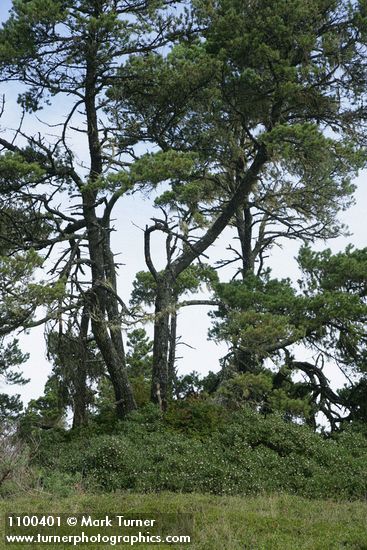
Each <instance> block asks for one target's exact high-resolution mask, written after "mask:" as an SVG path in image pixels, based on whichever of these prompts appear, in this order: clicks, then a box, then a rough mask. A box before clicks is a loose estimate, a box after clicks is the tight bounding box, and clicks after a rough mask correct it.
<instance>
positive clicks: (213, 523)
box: [0, 493, 367, 550]
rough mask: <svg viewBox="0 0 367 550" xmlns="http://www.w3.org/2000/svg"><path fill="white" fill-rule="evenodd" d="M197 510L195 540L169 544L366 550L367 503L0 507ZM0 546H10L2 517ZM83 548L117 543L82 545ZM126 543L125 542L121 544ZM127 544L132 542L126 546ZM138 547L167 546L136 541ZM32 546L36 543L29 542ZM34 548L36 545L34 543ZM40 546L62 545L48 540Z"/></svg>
mask: <svg viewBox="0 0 367 550" xmlns="http://www.w3.org/2000/svg"><path fill="white" fill-rule="evenodd" d="M131 511H135V512H141V513H157V512H163V513H167V512H171V513H179V514H180V513H192V514H193V515H194V518H195V519H194V521H195V525H194V531H193V544H192V545H190V546H187V545H186V546H183V545H181V546H173V545H171V546H165V547H164V548H169V547H170V548H177V549H178V548H184V547H186V548H193V549H207V550H216V549H218V550H242V549H254V550H261V549H264V550H277V549H279V550H302V549H306V548H307V549H310V550H318V549H319V550H329V549H334V548H335V549H341V548H350V549H352V548H353V549H359V550H362V549H367V503H366V502H360V501H354V502H333V501H327V500H307V499H304V498H300V497H295V496H289V495H275V496H259V497H249V498H246V497H218V496H204V495H200V494H172V493H161V494H159V495H157V494H145V495H137V494H125V493H114V494H109V495H96V496H92V495H78V496H73V497H70V498H65V499H60V498H56V497H51V496H49V497H48V496H45V495H34V496H27V497H23V498H17V499H10V500H6V501H5V500H4V501H0V512H1V514H2V515H3V514H4V513H5V512H16V513H21V512H23V513H30V512H32V513H47V514H48V513H51V512H54V513H68V514H75V513H91V514H95V515H103V514H106V513H112V514H114V513H117V514H123V513H125V514H127V513H129V512H131ZM1 526H2V527H1V529H2V533H1V542H0V548H8V550H10V549H11V548H13V549H15V548H22V550H25V548H27V547H26V546H24V545H23V546H16V545H5V543H4V537H3V535H4V533H3V529H4V522H3V521H2V522H1ZM79 547H80V548H113V546H104V545H100V546H95V545H94V546H93V545H86V544H84V545H80V546H79ZM121 547H124V546H121ZM125 547H129V546H127V545H125ZM135 547H136V548H156V549H158V548H162V546H158V545H136V546H135ZM30 548H31V547H30ZM32 548H36V547H35V546H33V547H32ZM39 548H59V549H60V548H63V546H62V545H58V546H54V545H43V546H40V547H39Z"/></svg>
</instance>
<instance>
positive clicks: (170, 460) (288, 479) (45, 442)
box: [37, 401, 367, 499]
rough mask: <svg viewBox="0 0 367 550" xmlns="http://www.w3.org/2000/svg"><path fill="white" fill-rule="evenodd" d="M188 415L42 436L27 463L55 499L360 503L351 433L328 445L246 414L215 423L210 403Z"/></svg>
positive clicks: (301, 429) (365, 475)
mask: <svg viewBox="0 0 367 550" xmlns="http://www.w3.org/2000/svg"><path fill="white" fill-rule="evenodd" d="M195 407H196V409H197V410H196V411H195V410H194V409H195ZM204 409H205V415H204V414H203V411H204ZM190 411H191V412H190V414H187V409H186V408H185V406H184V405H182V406H177V407H176V416H175V413H174V412H173V410H172V411H171V413H170V415H169V416H167V419H162V418H161V417H160V414H159V412H158V411H157V410H156V409H155V408H154V407H153V406H152V405H149V406H148V407H146V408H145V410H143V411H140V412H137V413H134V414H133V415H132V416H131V417H130V418H129V420H127V421H125V422H120V423H117V424H116V425H115V428H114V431H113V433H111V434H107V435H106V434H101V433H100V430H99V428H98V426H97V427H96V428H95V427H93V426H90V427H89V429H88V430H87V431H83V432H81V433H75V434H74V435H72V434H71V435H70V433H69V434H68V435H67V436H65V434H62V432H58V433H57V434H56V433H52V432H51V431H50V432H46V433H44V434H43V436H42V440H41V444H40V446H39V449H38V455H37V464H38V466H40V467H41V468H42V471H43V475H42V484H43V486H44V487H45V488H46V489H47V490H48V491H51V492H60V491H61V492H62V494H67V491H68V487H69V489H70V491H72V490H73V488H75V487H78V488H82V489H83V490H90V491H117V490H130V491H137V492H150V491H166V490H168V491H179V492H202V493H213V494H255V493H261V492H262V493H273V492H287V493H295V494H299V495H303V496H307V497H312V498H317V497H320V498H323V497H328V498H330V497H333V498H346V499H349V498H365V497H366V495H367V439H366V437H365V436H364V435H363V434H361V433H359V432H353V431H346V432H343V433H341V434H340V435H338V436H335V437H333V438H330V437H326V436H324V435H322V434H317V433H314V432H312V431H311V430H310V429H309V428H308V427H306V426H301V425H297V424H294V423H291V422H287V421H284V420H283V419H282V418H281V417H280V416H277V415H269V416H267V417H264V416H262V415H260V414H258V413H256V412H255V411H253V410H250V409H246V408H244V409H242V410H241V411H236V412H233V413H231V414H229V413H226V416H225V422H223V417H220V415H219V414H218V405H215V404H210V402H207V403H206V404H205V405H203V403H201V402H199V401H198V402H197V403H196V404H195V402H191V404H190ZM209 428H210V429H209ZM56 448H57V450H58V452H56ZM61 487H62V489H61Z"/></svg>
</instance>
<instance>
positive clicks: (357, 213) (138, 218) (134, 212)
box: [0, 0, 367, 402]
mask: <svg viewBox="0 0 367 550" xmlns="http://www.w3.org/2000/svg"><path fill="white" fill-rule="evenodd" d="M0 2H1V5H0V21H1V20H4V19H6V15H7V12H8V9H9V7H10V5H11V1H10V0H0ZM0 94H1V95H2V94H5V95H6V112H5V115H4V117H3V120H0V128H1V130H2V129H3V128H4V127H5V126H8V127H16V125H17V112H18V109H17V104H16V95H17V87H16V86H15V85H14V84H12V85H11V86H9V85H7V86H5V85H3V86H2V89H0ZM58 111H59V105H57V104H56V105H55V106H53V107H52V108H51V109H49V110H45V112H43V113H42V117H43V118H45V117H46V118H47V120H48V121H49V122H52V121H53V120H55V121H59V119H58V118H57V117H60V113H59V112H58ZM53 117H55V119H53ZM27 125H29V127H33V125H34V119H29V121H28V123H27ZM77 147H78V153H79V156H80V157H82V156H83V152H84V150H85V149H84V145H83V144H82V142H79V143H78V146H77ZM366 178H367V172H363V173H362V174H361V175H360V177H359V178H358V180H357V181H356V182H355V183H356V184H357V192H356V194H355V198H356V205H355V206H353V207H352V208H351V209H350V210H349V211H347V212H344V213H343V214H342V215H341V216H340V220H341V222H343V223H345V224H347V225H348V226H349V228H350V231H351V233H352V235H351V237H349V238H338V239H334V240H333V241H330V242H328V243H327V246H328V247H330V248H331V249H332V250H333V251H338V250H342V249H344V248H345V246H346V245H347V244H348V243H349V242H351V243H352V244H353V245H354V246H355V247H365V246H366V245H367V243H366V230H367V223H366V219H367V208H366V204H367V186H366V183H365V182H366ZM154 214H156V211H154V210H153V209H152V207H151V201H148V200H144V199H142V198H141V196H134V197H126V198H123V199H121V200H120V202H119V204H118V205H117V207H116V209H115V214H114V218H115V219H116V222H115V226H116V232H115V233H114V234H113V237H112V245H113V250H114V252H115V253H118V254H120V256H118V261H119V262H121V263H122V264H125V265H122V266H121V268H120V277H119V291H120V293H121V296H122V298H123V299H124V300H126V301H128V300H129V295H130V292H131V284H132V281H133V279H134V276H135V273H136V272H137V271H139V270H146V266H145V262H144V257H143V233H142V231H141V230H139V228H138V227H145V225H146V224H147V223H149V218H150V217H151V216H152V215H154ZM137 226H138V227H137ZM229 238H230V233H229V231H228V230H227V231H226V232H225V233H224V234H223V236H222V237H221V238H220V239H219V240H218V241H217V242H216V243H215V245H214V246H213V247H212V248H211V250H210V256H211V258H213V259H219V258H220V257H221V256H222V254H223V251H224V249H225V247H226V246H227V244H228V242H229ZM325 247H326V245H325V244H324V243H318V244H317V248H320V249H322V248H325ZM298 248H299V243H295V242H289V241H288V242H287V243H286V244H285V246H284V248H283V250H280V249H275V250H274V252H273V255H272V258H271V260H270V263H269V265H271V267H272V269H273V275H274V276H276V277H291V278H296V277H297V267H296V263H295V260H294V257H295V256H296V255H297V252H298ZM159 250H160V247H159V245H157V246H156V247H155V254H157V255H159ZM232 269H234V268H228V269H227V273H226V276H227V277H228V278H229V277H230V276H231V273H232V271H231V270H232ZM223 274H224V272H223V271H221V276H222V275H223ZM208 309H209V308H204V307H195V308H184V309H183V310H181V312H180V314H179V332H180V334H181V335H182V340H183V341H184V342H186V343H187V344H188V345H189V346H190V347H187V346H180V347H179V349H178V356H181V355H182V356H183V358H182V359H181V360H180V361H179V363H178V366H179V371H180V373H186V372H190V371H192V370H197V371H199V372H202V373H207V372H208V371H209V370H214V371H215V370H218V368H219V364H218V359H219V358H220V357H221V356H223V355H224V354H225V350H226V348H225V346H217V345H216V344H214V343H213V342H208V341H207V331H208V327H209V326H210V320H209V318H208V316H207V312H208ZM21 342H22V348H23V350H24V351H28V352H29V353H30V359H29V361H28V362H27V363H26V364H25V365H24V369H23V370H24V373H25V376H27V377H29V378H31V382H30V383H29V384H28V385H27V386H25V387H23V388H14V387H13V388H11V387H8V388H6V389H5V387H4V388H3V387H0V391H9V393H20V394H21V395H22V398H23V400H24V401H25V402H27V401H28V400H29V399H31V398H34V397H38V396H39V395H40V394H41V393H42V390H43V386H44V383H45V381H46V379H47V376H48V374H49V372H50V365H49V364H48V362H47V360H46V357H45V346H44V339H43V329H42V327H40V328H37V329H34V330H32V332H31V334H30V335H28V336H22V338H21ZM303 357H305V356H303ZM327 374H328V376H329V377H330V378H332V380H333V385H334V386H340V385H342V383H343V377H342V376H341V375H340V374H339V372H337V371H335V369H333V368H332V367H329V368H328V370H327Z"/></svg>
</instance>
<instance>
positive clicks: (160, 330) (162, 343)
mask: <svg viewBox="0 0 367 550" xmlns="http://www.w3.org/2000/svg"><path fill="white" fill-rule="evenodd" d="M173 284H174V279H173V277H172V275H171V274H170V273H169V272H168V271H165V272H164V273H163V274H162V275H159V276H158V278H157V294H156V300H155V321H154V342H153V373H152V387H151V399H152V401H153V403H158V404H159V406H160V408H161V410H163V411H165V410H166V409H167V402H168V397H169V395H168V393H169V392H168V390H169V373H168V350H169V343H170V338H171V334H170V313H171V309H172V307H173V304H172V287H173Z"/></svg>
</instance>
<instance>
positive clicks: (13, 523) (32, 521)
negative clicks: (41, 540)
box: [8, 515, 61, 527]
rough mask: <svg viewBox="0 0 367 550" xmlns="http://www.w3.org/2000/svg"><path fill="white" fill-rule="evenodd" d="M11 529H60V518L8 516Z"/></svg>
mask: <svg viewBox="0 0 367 550" xmlns="http://www.w3.org/2000/svg"><path fill="white" fill-rule="evenodd" d="M8 526H9V527H60V526H61V518H60V516H27V515H24V516H23V515H22V516H15V515H9V516H8Z"/></svg>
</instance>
